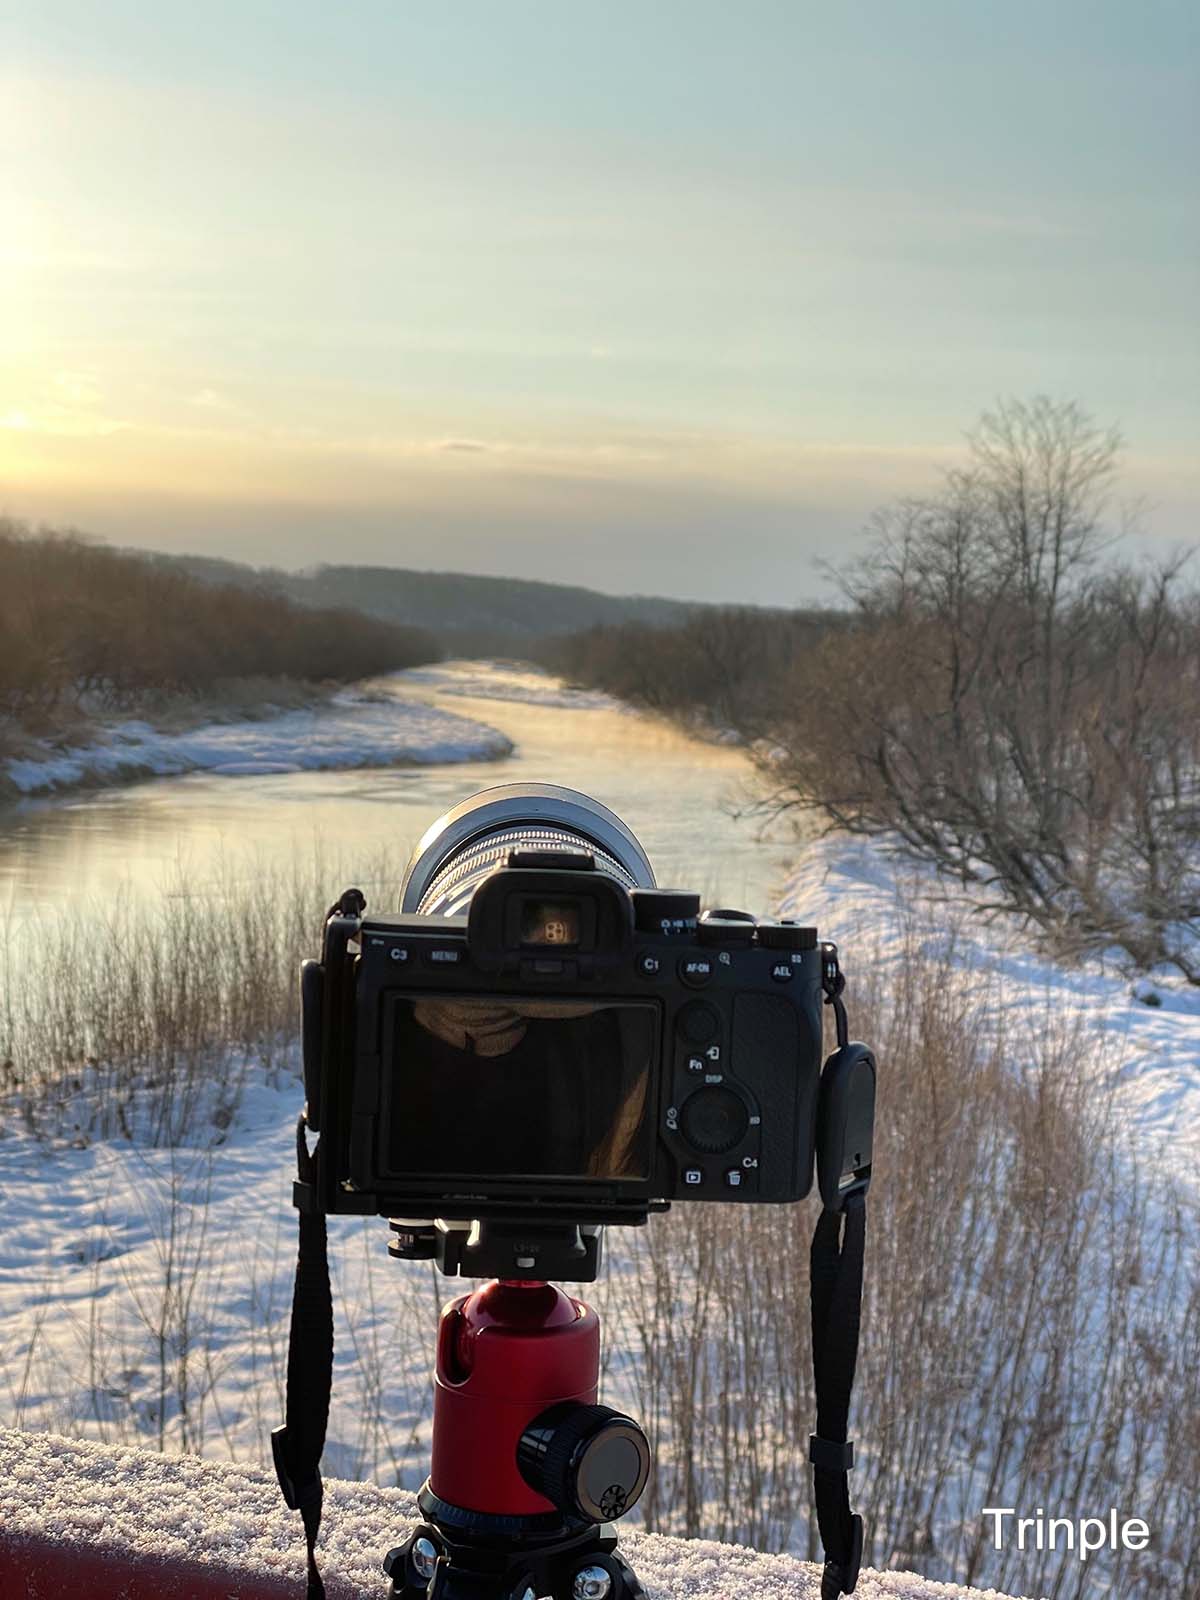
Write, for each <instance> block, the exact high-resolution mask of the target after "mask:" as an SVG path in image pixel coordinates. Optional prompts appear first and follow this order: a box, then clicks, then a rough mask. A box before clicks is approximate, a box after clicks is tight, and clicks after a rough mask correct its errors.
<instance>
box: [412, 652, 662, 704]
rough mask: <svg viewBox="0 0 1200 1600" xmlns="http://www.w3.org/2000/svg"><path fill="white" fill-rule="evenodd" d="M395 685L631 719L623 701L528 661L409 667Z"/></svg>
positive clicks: (473, 698)
mask: <svg viewBox="0 0 1200 1600" xmlns="http://www.w3.org/2000/svg"><path fill="white" fill-rule="evenodd" d="M398 681H399V682H401V683H405V684H419V685H421V686H422V687H424V688H427V689H431V690H434V691H435V692H436V693H438V694H448V695H458V696H461V697H462V698H463V699H465V700H516V701H520V702H521V703H523V704H527V705H538V706H550V707H553V708H554V709H556V710H561V711H618V712H621V713H622V714H623V715H625V716H634V715H636V713H635V712H634V710H633V707H632V706H630V705H627V704H626V702H625V701H624V700H614V699H613V697H612V695H609V694H604V693H603V692H602V691H601V690H599V689H574V688H572V687H571V685H570V684H568V683H564V682H562V680H561V679H559V678H555V677H553V676H552V675H551V674H550V673H548V672H543V670H542V669H541V667H536V666H534V665H533V664H532V663H531V662H528V661H441V662H438V663H437V664H436V665H434V666H429V667H408V668H406V669H405V671H404V672H402V673H399V674H398Z"/></svg>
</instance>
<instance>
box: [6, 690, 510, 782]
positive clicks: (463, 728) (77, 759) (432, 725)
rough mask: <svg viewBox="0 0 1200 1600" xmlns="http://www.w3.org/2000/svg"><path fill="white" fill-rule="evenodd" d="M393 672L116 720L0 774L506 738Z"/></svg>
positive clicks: (166, 767) (289, 762) (99, 774)
mask: <svg viewBox="0 0 1200 1600" xmlns="http://www.w3.org/2000/svg"><path fill="white" fill-rule="evenodd" d="M402 677H403V674H395V675H393V676H391V677H389V678H383V679H378V680H375V681H374V682H373V683H371V684H369V685H362V686H359V687H357V688H355V689H347V690H343V691H342V692H341V693H339V694H336V695H334V696H333V697H332V698H331V699H329V700H327V701H323V702H321V703H320V704H318V705H316V706H313V707H311V708H308V709H305V710H300V711H284V712H280V713H278V714H277V715H272V716H266V717H263V718H261V719H255V720H241V721H234V722H213V723H208V724H207V725H205V726H203V727H199V728H193V729H190V730H188V731H187V732H183V733H169V732H165V731H163V730H160V729H156V728H153V727H151V726H150V724H149V723H147V722H141V721H127V722H120V723H117V724H115V725H113V726H112V727H109V728H107V729H105V730H103V731H102V732H101V733H100V734H99V735H98V736H97V738H96V739H95V740H94V741H93V742H92V743H89V744H85V745H75V746H70V747H67V748H62V749H52V748H50V747H46V748H45V750H44V751H43V752H41V753H39V754H38V755H37V756H36V757H35V758H29V759H23V760H10V761H9V762H7V763H6V764H4V765H2V766H0V780H3V779H5V778H6V779H7V780H8V782H9V784H10V785H11V786H12V787H13V788H14V789H15V790H16V791H17V792H18V793H19V794H23V795H32V794H44V793H48V792H50V791H53V790H58V789H68V788H71V787H73V786H75V785H79V784H100V783H123V782H128V781H130V780H131V779H133V778H138V777H165V776H168V775H172V774H176V773H182V772H196V771H207V772H214V773H218V774H221V775H223V776H226V777H242V776H247V775H260V774H263V773H278V772H299V771H302V770H309V771H311V770H316V769H321V768H353V767H389V766H398V765H401V764H412V763H422V764H424V763H434V762H460V761H479V760H487V759H491V758H495V757H499V756H505V755H508V754H509V753H510V751H511V749H512V746H511V744H510V742H509V740H508V739H506V738H505V736H504V735H503V734H502V733H499V732H498V731H497V730H496V729H495V728H489V727H488V726H486V725H485V724H484V723H481V722H477V721H475V720H473V719H472V718H469V717H463V716H458V715H457V714H455V713H454V712H452V711H447V710H445V709H444V708H442V707H438V706H431V705H427V704H425V703H424V702H423V701H420V700H412V699H405V698H401V697H400V696H399V695H398V694H397V686H398V679H400V678H402Z"/></svg>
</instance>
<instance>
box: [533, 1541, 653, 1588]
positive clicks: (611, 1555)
mask: <svg viewBox="0 0 1200 1600" xmlns="http://www.w3.org/2000/svg"><path fill="white" fill-rule="evenodd" d="M556 1600H647V1597H646V1591H645V1589H643V1588H642V1585H641V1581H640V1579H639V1578H638V1576H637V1574H636V1573H635V1572H634V1570H633V1568H632V1567H631V1566H630V1565H629V1563H628V1562H627V1561H626V1560H625V1558H624V1557H623V1556H620V1555H618V1554H617V1552H616V1551H615V1550H609V1551H607V1552H606V1553H605V1554H604V1555H597V1556H593V1557H592V1559H591V1560H590V1561H587V1562H586V1563H585V1564H584V1565H583V1566H581V1567H580V1568H579V1569H578V1570H577V1571H576V1573H575V1575H574V1577H573V1578H572V1580H571V1587H570V1588H569V1589H565V1590H563V1592H562V1594H561V1596H556Z"/></svg>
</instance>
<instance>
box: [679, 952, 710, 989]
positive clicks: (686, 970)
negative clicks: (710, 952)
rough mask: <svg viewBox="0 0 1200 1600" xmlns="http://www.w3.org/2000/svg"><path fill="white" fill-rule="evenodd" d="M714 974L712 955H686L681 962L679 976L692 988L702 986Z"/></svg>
mask: <svg viewBox="0 0 1200 1600" xmlns="http://www.w3.org/2000/svg"><path fill="white" fill-rule="evenodd" d="M712 975H713V964H712V957H711V956H684V957H683V959H682V960H681V961H680V963H679V977H680V981H681V982H682V983H686V984H687V986H688V987H689V988H690V989H700V988H702V987H703V986H704V985H705V984H706V983H707V982H708V981H709V979H710V978H711V977H712Z"/></svg>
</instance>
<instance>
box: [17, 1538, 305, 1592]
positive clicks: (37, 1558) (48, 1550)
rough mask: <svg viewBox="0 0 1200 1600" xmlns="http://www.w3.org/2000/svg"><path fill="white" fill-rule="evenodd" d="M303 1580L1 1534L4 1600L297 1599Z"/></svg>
mask: <svg viewBox="0 0 1200 1600" xmlns="http://www.w3.org/2000/svg"><path fill="white" fill-rule="evenodd" d="M303 1593H304V1584H303V1580H302V1579H300V1580H298V1581H297V1582H295V1583H282V1582H274V1581H273V1580H271V1579H269V1578H267V1579H264V1578H262V1577H261V1576H258V1577H254V1578H248V1577H245V1576H244V1575H239V1574H238V1573H237V1571H236V1570H234V1568H233V1567H232V1566H231V1567H229V1568H222V1567H220V1566H217V1565H214V1564H212V1563H209V1562H203V1563H202V1562H196V1561H172V1562H165V1561H162V1560H161V1559H157V1558H155V1557H150V1556H141V1555H137V1554H127V1553H124V1552H120V1551H113V1550H107V1549H96V1548H89V1547H87V1546H74V1547H72V1546H69V1545H64V1544H61V1543H59V1542H53V1541H49V1540H45V1541H43V1540H40V1539H37V1538H36V1537H26V1536H21V1537H18V1538H7V1537H5V1535H4V1534H2V1533H0V1595H2V1596H3V1597H4V1600H298V1597H299V1596H301V1595H303Z"/></svg>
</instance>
